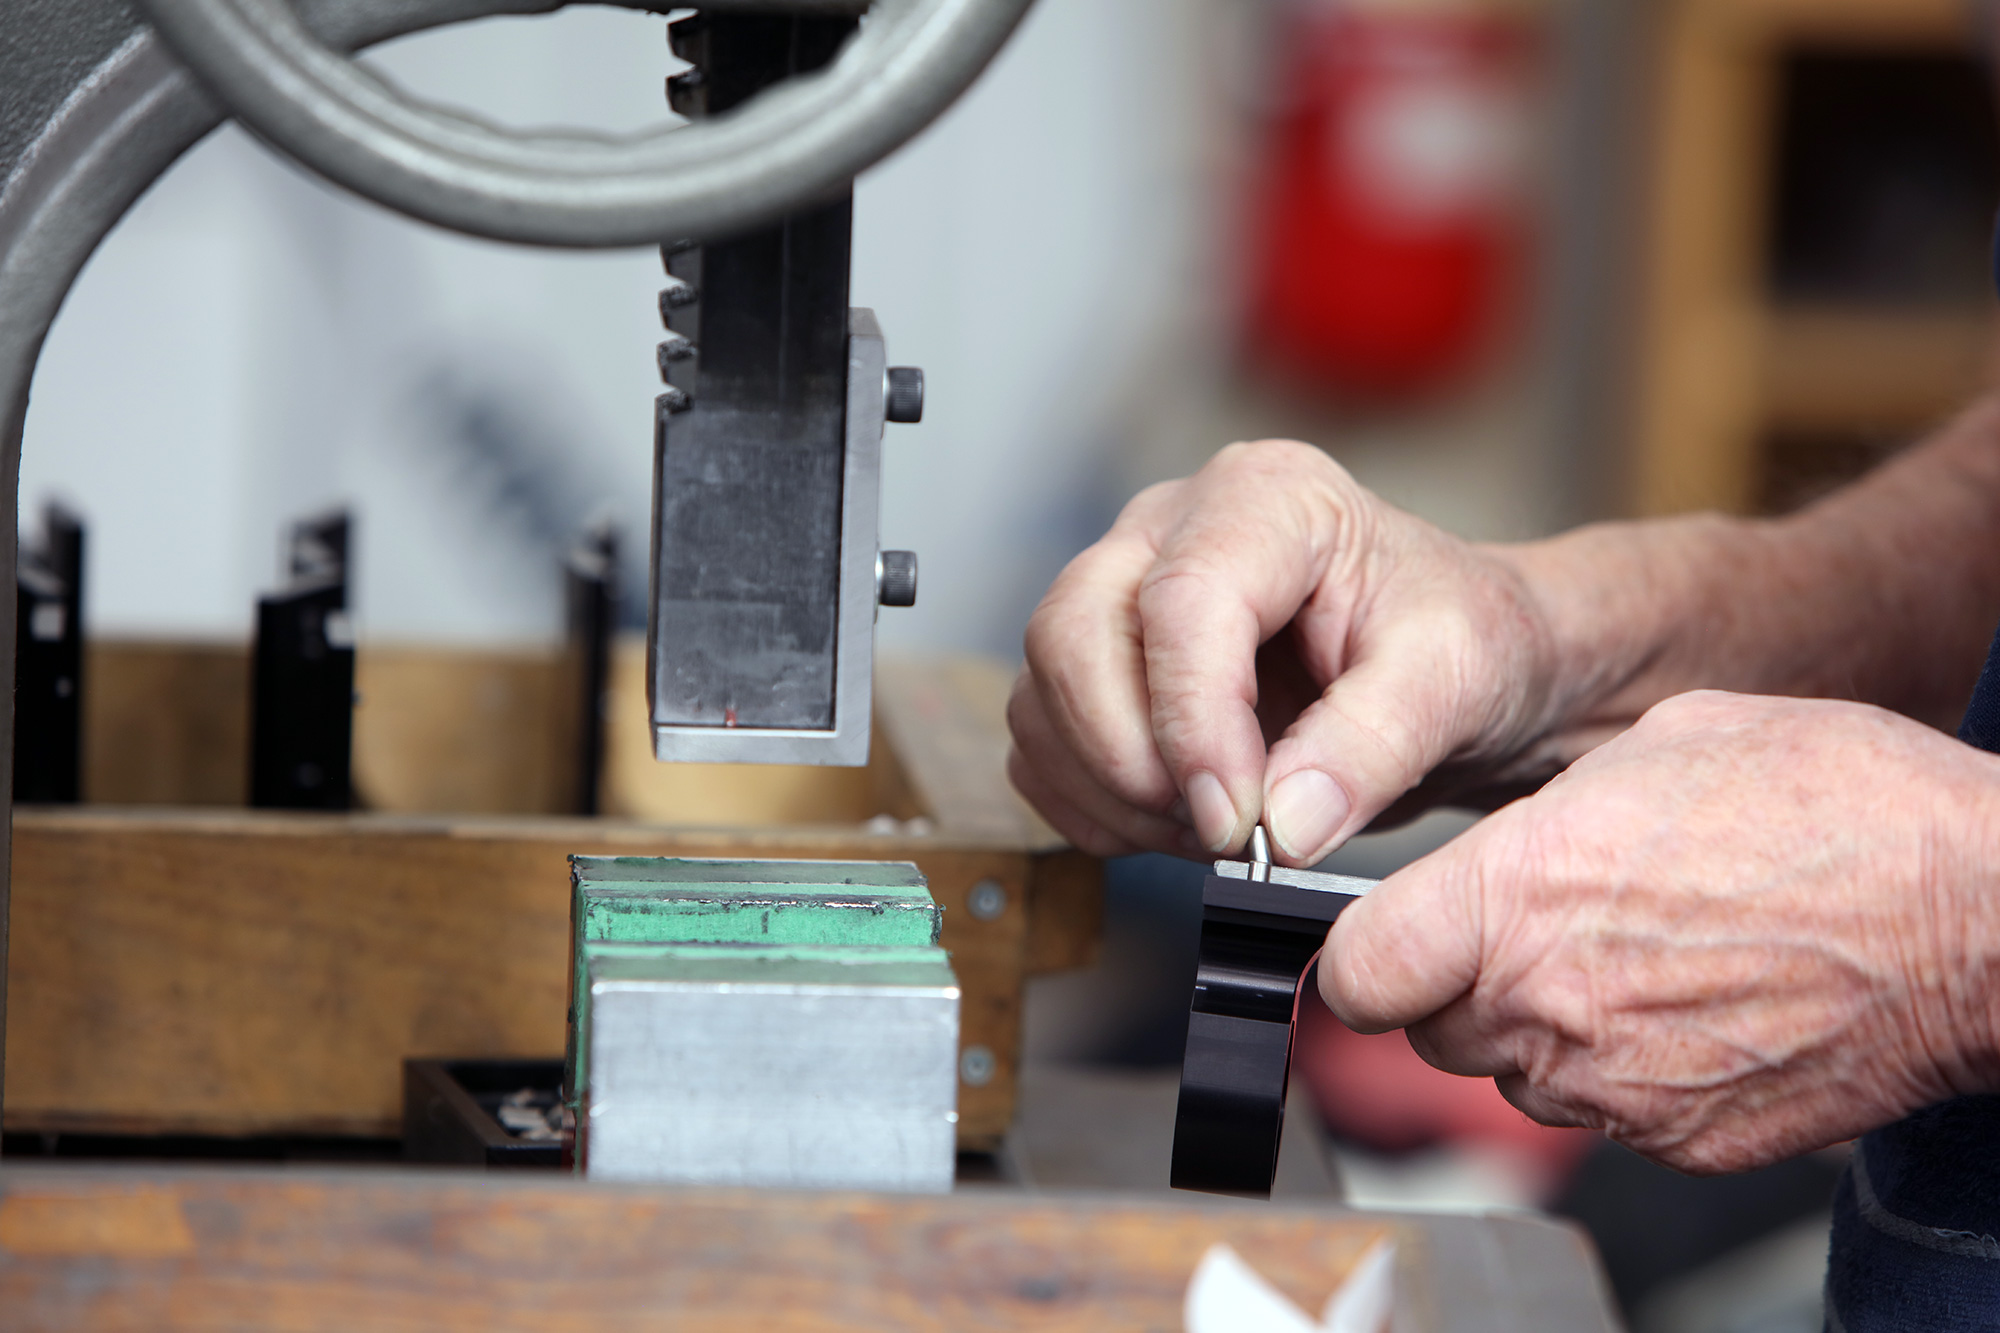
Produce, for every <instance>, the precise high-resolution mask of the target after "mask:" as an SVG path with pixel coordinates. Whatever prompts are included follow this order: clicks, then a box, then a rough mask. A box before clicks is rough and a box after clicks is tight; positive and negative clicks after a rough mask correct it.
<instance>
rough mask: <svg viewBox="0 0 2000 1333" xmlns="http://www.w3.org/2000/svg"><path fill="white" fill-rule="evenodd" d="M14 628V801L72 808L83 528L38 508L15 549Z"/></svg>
mask: <svg viewBox="0 0 2000 1333" xmlns="http://www.w3.org/2000/svg"><path fill="white" fill-rule="evenodd" d="M15 571H16V577H17V582H18V584H19V595H20V600H19V602H18V603H17V604H16V612H15V616H16V618H15V627H14V799H15V800H16V801H21V802H37V801H41V802H73V801H76V800H77V799H79V796H80V792H81V788H82V779H83V522H82V520H81V519H79V518H77V516H76V515H75V514H72V513H71V512H70V511H69V510H67V509H65V508H63V507H62V506H61V505H59V504H55V503H50V504H48V505H45V506H43V508H42V533H41V538H40V540H39V541H37V542H35V543H33V544H30V543H28V542H23V543H22V544H21V551H20V557H19V559H18V560H17V561H16V563H15Z"/></svg>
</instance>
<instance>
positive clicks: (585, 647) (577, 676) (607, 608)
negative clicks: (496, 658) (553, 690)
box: [563, 518, 618, 815]
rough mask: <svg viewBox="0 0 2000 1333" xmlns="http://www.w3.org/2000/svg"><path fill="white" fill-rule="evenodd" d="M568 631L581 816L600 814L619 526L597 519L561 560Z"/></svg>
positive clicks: (576, 806) (615, 611) (567, 664)
mask: <svg viewBox="0 0 2000 1333" xmlns="http://www.w3.org/2000/svg"><path fill="white" fill-rule="evenodd" d="M563 600H564V603H565V605H566V608H567V614H568V622H569V632H568V644H567V649H566V654H565V656H566V662H565V669H566V671H567V673H568V680H567V685H568V693H569V696H570V698H571V699H572V700H574V701H575V706H576V741H575V749H574V753H575V756H576V799H575V804H574V810H575V812H576V813H577V814H579V815H594V814H598V813H600V812H599V809H598V805H599V801H600V797H601V791H602V784H603V777H604V706H605V688H606V686H607V685H608V684H609V682H610V678H611V636H612V634H613V632H614V631H615V630H616V629H617V627H618V528H617V525H616V524H614V523H613V522H612V521H611V520H610V519H609V518H598V519H596V520H594V521H593V522H592V523H591V524H590V526H589V527H587V528H585V529H584V531H583V534H582V535H581V536H580V537H578V538H577V540H576V543H575V545H573V546H571V547H570V550H569V555H568V556H567V557H565V558H564V560H563Z"/></svg>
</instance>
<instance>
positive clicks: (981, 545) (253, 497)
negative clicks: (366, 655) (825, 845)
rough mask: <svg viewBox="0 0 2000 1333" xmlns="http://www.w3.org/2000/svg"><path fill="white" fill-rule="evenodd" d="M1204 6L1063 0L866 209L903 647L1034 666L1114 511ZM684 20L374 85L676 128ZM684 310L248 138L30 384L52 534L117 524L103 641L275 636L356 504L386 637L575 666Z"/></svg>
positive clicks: (597, 29)
mask: <svg viewBox="0 0 2000 1333" xmlns="http://www.w3.org/2000/svg"><path fill="white" fill-rule="evenodd" d="M1196 5H1197V0H1043V2H1042V3H1041V4H1040V5H1039V6H1038V7H1037V8H1036V10H1035V11H1034V12H1033V14H1032V15H1031V17H1030V18H1029V20H1028V22H1027V24H1026V25H1025V26H1024V28H1023V29H1022V31H1021V32H1020V33H1019V35H1018V36H1017V37H1016V39H1015V41H1014V43H1013V45H1012V46H1011V47H1010V48H1009V49H1008V50H1007V51H1006V52H1005V53H1004V54H1003V55H1002V57H1001V58H1000V60H999V61H998V62H997V63H996V65H995V66H994V67H993V69H992V70H991V71H989V73H988V74H987V76H986V77H985V78H984V79H983V80H982V81H981V83H980V84H979V85H978V86H977V87H976V88H975V89H974V91H973V93H972V94H971V95H969V96H968V97H967V98H966V99H965V100H964V101H963V102H962V103H961V104H960V105H959V106H958V107H956V108H955V109H954V110H953V111H952V112H950V113H949V114H948V115H947V116H946V117H945V118H944V120H943V121H942V122H940V123H939V124H938V125H936V126H934V127H933V128H932V129H931V130H929V131H928V132H927V133H925V134H924V135H923V136H921V137H920V138H919V139H918V140H917V141H916V142H915V143H913V144H912V145H911V146H909V147H908V148H906V149H905V150H904V151H903V152H902V153H901V154H899V155H897V156H896V157H894V158H892V159H891V160H890V161H889V162H888V163H886V164H884V165H883V166H882V167H879V168H878V169H876V170H875V171H873V172H871V173H870V174H869V175H868V176H867V177H865V178H864V179H863V180H862V181H861V182H860V185H859V188H858V193H857V207H856V222H857V226H856V245H855V267H854V299H855V302H856V303H857V304H862V305H872V306H873V307H875V309H876V310H877V312H878V314H879V315H880V316H881V319H882V322H883V325H884V327H885V329H886V330H887V332H888V334H889V338H890V347H891V356H892V359H893V360H895V361H897V362H900V363H911V364H918V365H921V366H923V367H924V368H925V370H926V371H927V372H928V375H929V382H930V402H929V411H928V415H927V417H926V421H925V423H924V424H923V425H922V426H919V427H893V428H891V435H890V441H889V445H888V450H889V452H888V467H887V481H886V493H885V508H884V519H883V537H884V541H885V543H886V544H889V545H894V546H907V547H910V548H913V549H915V550H917V551H918V552H919V553H920V555H921V556H922V559H923V576H924V581H923V596H922V599H921V602H920V605H919V606H918V608H917V609H916V610H914V611H911V612H904V613H900V614H897V615H893V616H885V617H884V618H883V622H882V625H883V629H882V633H883V637H884V638H885V640H887V641H889V642H892V643H896V644H900V645H905V646H909V645H924V646H940V647H954V648H978V649H986V650H991V651H997V652H1002V653H1011V652H1013V651H1014V650H1015V646H1016V644H1017V643H1018V635H1019V630H1020V625H1021V623H1022V622H1023V620H1024V619H1025V616H1026V613H1027V610H1028V609H1029V608H1030V607H1031V606H1032V604H1033V602H1034V600H1035V598H1036V597H1037V596H1038V595H1039V593H1040V591H1041V589H1042V588H1043V587H1044V586H1045V585H1046V583H1047V580H1048V578H1049V576H1050V575H1051V574H1053V572H1054V571H1055V569H1056V568H1058V567H1059V566H1060V564H1061V563H1062V562H1063V560H1065V559H1066V558H1067V557H1068V555H1069V554H1070V553H1072V552H1073V551H1074V550H1075V549H1077V548H1079V547H1080V546H1081V545H1083V544H1084V543H1085V542H1086V541H1088V540H1089V539H1090V538H1091V537H1093V536H1095V535H1096V533H1097V532H1098V531H1101V529H1102V527H1103V524H1104V522H1105V521H1106V520H1107V519H1108V516H1109V513H1110V512H1111V510H1112V509H1113V508H1114V507H1115V504H1116V502H1117V500H1118V499H1119V492H1120V491H1121V490H1122V489H1123V483H1122V482H1120V481H1119V480H1118V472H1117V469H1116V468H1115V467H1114V466H1113V464H1112V462H1111V461H1110V460H1112V459H1113V457H1114V456H1115V455H1116V454H1117V453H1118V452H1119V451H1120V449H1121V447H1122V441H1121V424H1120V423H1121V422H1123V421H1125V420H1129V419H1130V412H1129V411H1128V410H1127V409H1128V407H1129V402H1128V399H1129V394H1130V392H1131V387H1130V386H1131V385H1132V384H1134V383H1135V382H1137V381H1138V380H1139V379H1140V377H1141V375H1142V368H1143V367H1144V366H1145V365H1147V364H1149V363H1150V362H1151V361H1153V360H1155V359H1157V356H1158V355H1159V348H1160V346H1161V339H1160V334H1161V330H1162V329H1163V328H1165V327H1167V326H1168V325H1170V324H1171V322H1172V320H1173V318H1174V312H1175V311H1176V310H1177V309H1181V308H1184V303H1185V298H1186V296H1187V293H1188V291H1189V289H1190V287H1191V285H1194V284H1198V283H1199V266H1198V264H1197V263H1196V255H1197V237H1198V236H1199V234H1200V230H1201V228H1200V221H1201V217H1202V213H1203V209H1204V207H1205V203H1204V200H1203V198H1202V195H1201V192H1200V190H1199V189H1198V182H1197V180H1196V178H1195V175H1196V170H1195V158H1196V156H1197V154H1196V153H1195V152H1194V151H1193V149H1192V147H1191V145H1192V144H1193V142H1194V138H1195V130H1194V122H1195V120H1196V119H1197V117H1198V116H1199V114H1200V107H1199V99H1198V98H1196V97H1194V96H1191V93H1190V90H1191V88H1192V86H1193V82H1194V79H1193V72H1194V71H1195V70H1196V69H1197V68H1198V66H1199V61H1200V53H1199V52H1198V51H1197V50H1196V49H1195V45H1196V43H1195V39H1194V36H1193V23H1192V19H1191V15H1192V14H1193V12H1194V10H1195V8H1196ZM662 28H663V23H662V22H661V20H659V19H657V18H649V17H647V16H643V15H638V14H635V13H632V12H629V11H614V10H598V9H576V10H571V11H565V12H564V13H563V14H560V15H558V16H555V17H553V18H541V19H503V20H490V21H487V22H483V23H479V24H472V25H465V26H462V27H460V28H456V29H452V30H449V31H444V32H439V33H432V34H426V35H423V36H420V37H416V38H411V39H406V40H405V41H403V42H400V43H397V44H395V45H394V46H392V47H390V48H387V49H385V50H384V51H383V52H381V53H380V54H379V55H378V57H377V59H378V60H379V61H380V63H381V64H382V65H383V66H384V67H386V68H387V69H389V70H390V71H392V72H393V73H394V74H395V76H396V77H398V78H399V79H401V80H402V81H404V82H405V83H406V84H407V85H409V86H411V87H413V88H414V89H416V90H418V91H420V92H422V93H423V94H425V95H427V96H431V97H434V98H437V99H438V100H445V101H455V102H459V103H462V104H466V105H471V106H474V107H475V108H478V109H480V110H482V111H486V112H488V113H489V114H491V115H494V116H495V117H497V118H502V119H506V120H509V121H512V122H514V123H542V124H551V123H566V124H576V123H583V124H596V125H600V126H606V127H632V126H636V125H640V124H645V123H649V122H651V121H653V120H656V119H658V118H659V117H660V115H661V112H662V108H661V100H660V98H661V94H660V83H661V79H662V77H663V76H664V74H665V73H666V72H667V70H668V69H669V62H668V57H667V53H666V50H665V45H664V41H663V32H662ZM657 286H658V263H657V258H656V256H655V255H654V254H653V253H651V252H636V253H635V252H619V253H609V254H584V255H578V254H559V253H548V252H541V251H532V250H524V249H517V248H512V247H506V246H499V245H492V244H488V243H485V242H478V241H470V240H466V239H464V238H460V237H456V236H452V235H448V234H444V233H440V232H437V231H435V230H432V229H430V228H427V227H423V226H420V225H417V224H414V223H409V222H407V221H404V220H402V219H400V218H395V217H392V216H389V215H387V214H385V213H383V212H382V211H380V210H378V209H376V208H374V207H373V206H370V205H366V204H361V203H358V202H356V201H354V200H352V199H350V198H348V197H347V196H345V195H342V194H340V193H338V192H337V191H335V190H333V189H331V188H329V187H326V186H324V185H322V184H320V183H319V182H317V181H316V180H314V179H311V178H309V177H307V176H305V175H304V174H302V173H301V172H299V171H298V170H296V169H294V168H292V167H290V166H289V165H288V164H285V163H283V162H281V161H280V160H278V159H276V158H274V157H273V156H272V155H271V154H270V153H268V152H267V151H266V150H264V149H263V148H262V147H261V146H259V145H257V144H256V143H254V142H253V141H252V140H250V139H249V138H248V137H247V136H245V135H243V134H242V133H240V132H238V131H236V130H234V129H228V130H225V131H223V132H221V133H219V134H217V135H216V136H214V137H213V138H212V139H211V140H210V141H208V142H207V143H205V144H203V145H202V146H200V147H199V148H197V149H196V150H195V151H194V152H193V153H192V154H190V156H189V157H188V158H187V159H186V160H185V161H184V162H182V163H181V164H180V166H178V167H177V168H176V169H175V170H174V171H173V172H172V173H170V175H169V176H168V177H167V178H166V179H165V180H163V181H162V182H161V183H160V185H159V186H158V187H156V188H155V190H154V191H153V192H152V193H151V194H150V195H149V196H148V197H147V198H146V199H144V200H142V201H141V203H140V204H139V206H138V207H137V208H136V209H135V210H134V212H133V213H132V215H131V216H130V217H128V218H127V219H126V221H125V222H124V224H123V225H121V227H120V228H119V229H118V231H117V232H116V233H115V234H114V235H113V236H112V237H111V238H110V239H109V240H108V241H107V243H106V244H105V246H104V248H103V250H102V251H101V252H100V254H99V255H98V256H97V258H96V259H95V260H94V261H93V262H92V264H91V266H90V268H89V269H88V270H87V271H86V273H85V274H84V276H83V278H82V280H81V281H80V282H79V284H78V286H77V288H76V290H75V291H74V293H73V294H72V296H71V299H70V302H69V305H68V306H67V307H66V309H65V310H64V312H63V314H62V317H61V318H60V320H59V321H58V323H57V326H56V328H55V331H54V333H53V335H52V336H51V339H50V341H49V345H48V348H47V350H46V352H45V353H44V356H43V360H42V364H41V367H40V369H39V372H38V375H37V379H36V382H35V390H34V398H33V402H32V406H31V409H30V413H29V417H28V428H27V441H26V448H25V451H24V457H23V461H22V496H23V506H24V511H26V510H30V509H32V508H33V507H34V506H36V505H37V504H38V503H39V502H40V500H41V499H42V498H43V497H44V496H47V495H50V494H60V495H63V496H65V497H68V498H70V499H71V500H72V501H73V502H74V503H76V504H77V505H78V506H79V507H80V508H81V509H82V510H83V512H84V513H85V515H86V516H87V518H88V519H89V520H90V522H91V535H92V540H93V547H92V567H91V571H90V574H91V577H90V586H89V590H88V591H89V599H90V602H89V617H90V621H91V626H92V630H93V632H96V633H177V634H214V635H241V634H243V633H245V632H246V631H247V628H248V624H249V617H250V611H251V605H252V599H253V597H254V594H255V592H256V591H257V590H258V589H259V588H261V587H265V586H268V585H269V584H270V583H271V582H272V581H273V579H274V577H275V573H276V549H277V533H278V529H279V527H280V525H281V524H282V523H283V522H284V521H285V520H286V519H287V518H289V517H293V516H296V515H299V514H301V513H304V512H307V511H309V510H311V509H313V508H316V507H319V506H322V505H325V504H329V503H333V502H336V501H349V502H352V503H353V504H354V505H355V506H356V509H357V513H358V521H359V534H358V555H357V579H358V588H357V601H358V614H359V618H360V621H361V625H362V628H363V632H364V633H367V634H371V635H374V636H376V637H384V638H397V639H430V640H455V641H468V642H501V641H519V640H529V639H537V638H546V637H551V636H553V635H554V634H555V632H556V624H557V620H556V615H557V603H556V590H557V584H556V580H555V577H554V573H553V554H552V545H551V543H552V541H553V540H554V539H555V537H556V536H557V535H559V534H560V533H561V532H562V531H564V530H566V529H567V528H568V527H569V526H571V525H573V524H575V523H577V522H580V521H581V520H582V519H583V518H584V516H585V515H586V513H587V512H588V511H589V510H590V509H591V508H592V507H593V506H594V505H596V504H598V503H600V502H602V501H610V502H612V503H613V504H615V505H616V506H617V508H618V509H619V511H620V512H621V513H622V514H623V515H624V517H625V519H626V522H627V526H628V532H629V533H630V535H631V538H632V540H633V544H634V545H635V547H638V548H643V545H644V522H645V513H644V492H645V487H646V484H647V479H648V476H649V472H650V466H651V462H650V450H651V425H650V422H651V400H652V396H653V394H654V393H655V392H656V391H657V385H656V381H655V376H654V372H653V366H652V358H653V344H654V343H655V342H656V341H657V323H656V319H655V316H654V305H653V302H654V293H655V291H656V289H657ZM496 460H499V463H498V465H496Z"/></svg>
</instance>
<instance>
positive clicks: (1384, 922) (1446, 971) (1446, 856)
mask: <svg viewBox="0 0 2000 1333" xmlns="http://www.w3.org/2000/svg"><path fill="white" fill-rule="evenodd" d="M1452 852H1453V848H1450V847H1448V848H1446V849H1444V850H1442V851H1439V852H1436V853H1433V854H1432V855H1430V856H1427V857H1425V858H1424V859H1423V860H1421V861H1418V862H1416V863H1415V864H1413V865H1411V866H1409V867H1407V868H1405V869H1404V870H1401V871H1399V872H1398V873H1396V874H1394V875H1391V876H1390V877H1389V878H1388V879H1385V880H1383V881H1382V883H1381V884H1380V885H1378V886H1377V887H1376V888H1374V889H1372V890H1371V891H1369V893H1368V894H1366V895H1365V896H1364V897H1362V898H1360V899H1359V900H1357V901H1356V902H1354V903H1353V904H1352V905H1350V906H1349V907H1348V908H1347V910H1346V911H1344V912H1342V913H1341V914H1340V917H1339V919H1338V920H1336V921H1335V922H1334V923H1333V929H1332V931H1331V932H1330V933H1329V934H1328V935H1327V940H1326V947H1325V949H1323V950H1322V951H1321V953H1320V962H1319V993H1320V995H1321V997H1322V998H1324V999H1325V1001H1326V1007H1327V1008H1329V1009H1331V1010H1333V1012H1334V1014H1335V1015H1336V1016H1338V1017H1339V1019H1340V1021H1341V1022H1343V1023H1345V1024H1347V1026H1349V1027H1351V1028H1353V1029H1354V1030H1355V1031H1357V1032H1387V1031H1390V1030H1391V1029H1393V1028H1401V1027H1408V1026H1409V1025H1410V1024H1412V1023H1415V1022H1417V1021H1419V1020H1421V1019H1424V1018H1428V1017H1429V1016H1430V1015H1432V1014H1434V1013H1436V1012H1437V1011H1438V1010H1440V1009H1442V1008H1444V1007H1445V1006H1446V1005H1448V1004H1450V1003H1451V1002H1452V1001H1453V1000H1456V999H1458V998H1459V996H1461V995H1463V994H1465V993H1466V991H1468V990H1470V989H1471V987H1472V983H1473V982H1474V981H1475V980H1477V979H1478V976H1479V968H1480V962H1481V953H1482V943H1481V942H1482V938H1483V934H1484V931H1483V923H1482V921H1481V919H1480V911H1479V903H1478V895H1477V894H1476V893H1475V892H1473V891H1472V888H1471V886H1472V884H1473V883H1474V880H1473V877H1472V876H1470V875H1469V874H1465V873H1461V872H1460V871H1459V870H1458V869H1457V866H1456V863H1457V862H1458V861H1459V860H1460V859H1461V858H1459V857H1457V856H1455V855H1453V854H1452Z"/></svg>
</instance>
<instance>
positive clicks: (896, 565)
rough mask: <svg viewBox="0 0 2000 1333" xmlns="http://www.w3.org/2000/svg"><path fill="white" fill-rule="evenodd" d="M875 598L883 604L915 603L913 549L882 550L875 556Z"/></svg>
mask: <svg viewBox="0 0 2000 1333" xmlns="http://www.w3.org/2000/svg"><path fill="white" fill-rule="evenodd" d="M875 600H876V601H878V602H880V603H881V604H882V605H884V606H915V605H916V604H917V553H916V552H915V551H884V552H882V553H881V554H880V555H878V556H876V557H875Z"/></svg>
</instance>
